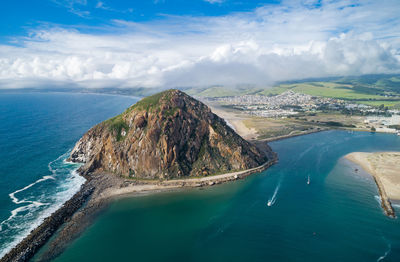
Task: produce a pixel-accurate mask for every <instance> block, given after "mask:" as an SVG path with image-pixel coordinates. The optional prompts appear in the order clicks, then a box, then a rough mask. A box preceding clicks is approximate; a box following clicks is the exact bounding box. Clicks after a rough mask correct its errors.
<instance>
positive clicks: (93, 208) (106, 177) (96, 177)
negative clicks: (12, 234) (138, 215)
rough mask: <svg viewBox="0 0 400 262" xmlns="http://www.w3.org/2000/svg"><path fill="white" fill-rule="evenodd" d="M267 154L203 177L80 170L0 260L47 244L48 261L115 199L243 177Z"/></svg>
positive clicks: (25, 256)
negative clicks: (74, 184) (149, 177)
mask: <svg viewBox="0 0 400 262" xmlns="http://www.w3.org/2000/svg"><path fill="white" fill-rule="evenodd" d="M259 146H260V145H259ZM267 153H268V157H269V160H268V161H267V162H266V163H264V164H263V165H261V166H258V167H255V168H251V169H247V170H243V171H237V172H230V173H225V174H220V175H213V176H207V177H202V178H187V179H173V180H165V181H145V180H133V179H126V178H122V177H118V176H116V175H113V174H104V173H94V174H88V175H84V174H82V173H81V174H80V175H82V176H83V177H84V178H86V182H85V183H84V184H83V185H82V186H81V188H80V190H79V191H78V192H77V193H76V194H75V195H74V196H73V197H72V198H71V199H69V200H68V201H66V202H65V203H64V204H63V206H62V207H61V208H59V209H58V210H57V211H56V212H54V213H53V214H51V215H50V216H49V217H47V218H46V219H45V220H44V221H43V222H42V224H41V225H40V226H38V227H37V228H36V229H34V230H33V231H32V232H30V234H29V235H28V236H27V237H25V238H24V239H23V240H22V241H21V242H20V243H19V244H18V245H16V246H15V247H14V248H13V249H11V250H10V251H9V252H8V253H7V254H6V255H5V256H3V257H2V258H0V262H8V261H28V260H30V259H31V258H33V257H34V256H35V255H36V254H37V252H38V251H39V250H40V248H41V247H43V246H44V245H45V244H49V246H50V248H48V250H47V251H45V252H44V253H43V254H41V256H40V257H39V258H38V260H39V261H49V260H51V259H53V258H55V257H56V256H58V255H59V254H61V253H62V252H63V251H64V250H65V248H66V247H67V245H68V244H69V243H71V241H73V240H74V239H76V238H77V237H78V236H79V235H80V233H82V232H83V230H84V229H85V228H87V226H89V225H90V224H91V222H92V220H93V218H94V217H96V216H97V214H98V213H99V212H101V211H102V210H103V209H104V208H105V207H107V206H108V204H109V203H111V202H112V201H113V200H115V199H117V198H120V197H123V196H132V197H133V196H138V195H143V194H153V193H158V192H166V191H172V190H179V189H183V188H195V187H205V186H213V185H217V184H221V183H225V182H229V181H235V180H238V179H243V178H245V177H247V176H249V175H251V174H254V173H260V172H262V171H264V170H266V169H267V168H268V167H270V166H272V165H273V164H275V163H276V162H277V161H278V157H277V155H276V153H274V152H272V151H270V152H267ZM60 228H61V229H60ZM53 236H55V237H54V239H52V241H51V242H50V243H48V241H49V239H50V238H51V237H53Z"/></svg>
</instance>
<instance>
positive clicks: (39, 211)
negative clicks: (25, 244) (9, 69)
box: [0, 93, 137, 257]
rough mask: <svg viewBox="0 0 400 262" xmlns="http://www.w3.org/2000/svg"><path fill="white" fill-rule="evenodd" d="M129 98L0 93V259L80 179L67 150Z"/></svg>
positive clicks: (47, 213) (64, 197) (58, 203)
mask: <svg viewBox="0 0 400 262" xmlns="http://www.w3.org/2000/svg"><path fill="white" fill-rule="evenodd" d="M135 101H137V99H136V98H132V97H121V96H106V95H91V94H56V93H53V94H51V93H47V94H40V93H35V94H12V93H10V94H4V93H3V94H0V146H1V150H0V160H1V161H0V257H1V256H2V255H4V253H5V252H6V251H7V250H9V249H10V248H12V247H13V246H14V245H15V244H16V243H17V242H18V241H20V240H21V239H22V238H23V237H24V236H26V235H27V234H28V233H29V232H30V230H32V229H33V228H34V227H35V226H37V225H38V224H39V223H40V222H41V221H42V220H43V218H44V217H46V216H48V215H49V214H50V213H51V212H53V211H55V210H56V209H57V208H58V207H59V206H60V205H61V204H62V203H64V202H65V201H66V200H67V199H69V198H70V197H71V196H72V195H73V194H74V193H75V192H76V191H77V190H78V189H79V186H80V184H81V183H83V181H84V179H83V178H81V177H79V176H77V174H76V173H75V172H74V171H75V170H76V169H77V167H78V165H76V164H71V163H67V162H65V159H66V158H67V156H68V151H69V150H71V149H72V147H73V146H74V144H75V143H76V141H77V140H78V139H79V138H80V137H81V136H82V135H83V134H84V133H85V132H86V131H87V130H88V129H89V128H90V127H91V126H93V125H95V124H96V123H98V122H101V121H102V120H105V119H107V118H110V117H112V116H114V115H115V114H117V113H120V112H122V111H123V110H124V109H125V108H126V107H128V106H129V105H131V104H132V103H134V102H135Z"/></svg>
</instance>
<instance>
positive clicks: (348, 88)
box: [184, 75, 400, 108]
mask: <svg viewBox="0 0 400 262" xmlns="http://www.w3.org/2000/svg"><path fill="white" fill-rule="evenodd" d="M288 90H291V91H294V92H298V93H303V94H308V95H312V96H322V97H329V98H337V99H342V100H348V101H352V102H355V103H362V104H366V105H371V106H379V105H382V104H384V105H385V106H387V107H390V108H400V75H366V76H358V77H337V78H332V79H316V80H312V81H309V80H308V81H291V82H286V83H279V84H276V85H275V86H274V87H272V88H267V87H265V88H255V87H240V88H237V87H236V88H235V87H221V86H214V87H208V88H187V89H186V90H184V91H186V92H187V93H188V94H191V95H197V96H200V97H213V98H216V97H227V96H240V95H246V94H255V95H278V94H281V93H283V92H285V91H288Z"/></svg>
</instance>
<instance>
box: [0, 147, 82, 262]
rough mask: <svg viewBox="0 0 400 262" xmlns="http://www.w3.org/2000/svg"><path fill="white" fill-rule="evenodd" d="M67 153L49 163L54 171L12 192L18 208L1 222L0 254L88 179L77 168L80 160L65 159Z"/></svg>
mask: <svg viewBox="0 0 400 262" xmlns="http://www.w3.org/2000/svg"><path fill="white" fill-rule="evenodd" d="M68 155H69V151H68V152H66V153H65V154H63V155H61V156H60V157H58V158H57V159H55V160H54V161H51V162H50V163H49V164H48V168H49V171H50V172H51V175H45V176H43V177H41V178H39V179H38V180H36V181H34V182H33V183H31V184H29V185H27V186H25V187H23V188H21V189H18V190H15V191H14V192H12V193H10V194H9V197H10V199H11V201H12V202H13V203H14V205H15V208H14V209H13V210H12V211H11V214H10V216H9V217H8V218H7V219H6V220H4V221H2V222H1V223H0V233H1V234H0V257H3V256H4V255H5V254H6V253H7V252H8V251H10V250H11V249H12V248H13V247H15V246H16V245H17V244H18V243H19V242H20V241H22V240H23V239H24V238H25V237H26V236H27V235H28V234H29V233H30V232H31V231H32V230H33V229H35V228H36V227H38V226H39V225H40V224H41V223H42V222H43V220H44V219H45V218H46V217H48V216H50V215H51V214H52V213H53V212H55V211H56V210H57V209H59V208H60V207H61V206H62V205H63V204H64V203H65V202H66V201H67V200H68V199H70V198H71V197H72V196H73V195H74V194H75V193H76V192H78V191H79V189H80V186H81V185H82V184H83V183H84V182H85V179H84V178H83V177H81V176H79V174H78V173H77V172H76V170H77V169H78V168H79V166H80V164H76V163H71V162H67V161H66V159H67V157H68Z"/></svg>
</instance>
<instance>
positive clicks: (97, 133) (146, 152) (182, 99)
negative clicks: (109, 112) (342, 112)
mask: <svg viewBox="0 0 400 262" xmlns="http://www.w3.org/2000/svg"><path fill="white" fill-rule="evenodd" d="M70 160H71V161H74V162H82V163H85V164H84V165H83V166H82V168H81V171H82V172H84V173H89V172H94V171H104V172H113V173H116V174H119V175H122V176H126V177H135V178H142V179H171V178H179V177H188V176H206V175H213V174H218V173H224V172H229V171H236V170H244V169H248V168H252V167H256V166H259V165H261V164H263V163H265V162H266V161H267V160H268V159H267V156H266V155H265V153H264V152H263V151H260V150H259V149H258V148H257V147H255V146H254V145H252V144H250V143H249V142H247V141H245V140H244V139H243V138H241V137H240V136H239V135H238V134H236V133H235V132H234V131H233V130H232V129H231V128H230V127H229V126H227V124H226V123H225V121H224V120H223V119H221V118H219V117H218V116H217V115H215V114H213V113H212V112H211V110H210V109H209V108H208V107H207V106H206V105H204V104H203V103H201V102H199V101H197V100H195V99H194V98H192V97H190V96H188V95H186V94H185V93H183V92H181V91H178V90H168V91H165V92H162V93H158V94H156V95H153V96H150V97H147V98H144V99H142V100H141V101H139V102H138V103H136V104H135V105H133V106H132V107H130V108H128V109H127V110H126V111H125V112H124V113H122V114H121V115H118V116H116V117H114V118H112V119H109V120H107V121H104V122H102V123H100V124H98V125H96V126H95V127H93V128H91V129H90V130H89V131H88V132H87V133H86V134H85V135H84V136H83V137H82V138H81V139H80V140H79V141H78V143H77V144H76V145H75V147H74V149H73V151H72V153H71V156H70Z"/></svg>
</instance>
